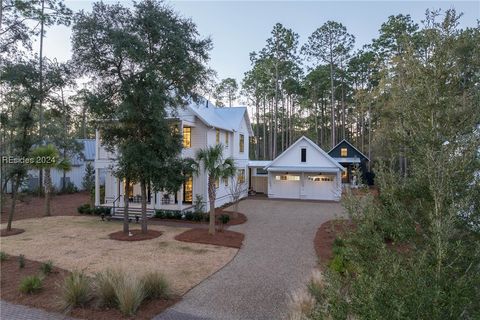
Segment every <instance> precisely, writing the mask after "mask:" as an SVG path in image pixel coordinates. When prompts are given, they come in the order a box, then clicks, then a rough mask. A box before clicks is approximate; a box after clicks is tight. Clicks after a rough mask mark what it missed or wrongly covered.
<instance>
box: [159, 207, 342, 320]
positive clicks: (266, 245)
mask: <svg viewBox="0 0 480 320" xmlns="http://www.w3.org/2000/svg"><path fill="white" fill-rule="evenodd" d="M239 211H241V212H243V213H245V214H246V215H247V217H248V221H247V223H245V224H243V225H239V226H233V227H230V228H229V229H230V230H234V231H239V232H243V233H245V242H244V245H243V247H242V248H241V249H240V251H239V252H238V254H237V255H236V256H235V258H234V259H233V260H232V261H231V262H230V263H229V264H227V265H226V266H225V267H224V268H223V269H221V270H219V271H218V272H217V273H215V274H213V275H212V276H211V277H209V278H208V279H206V280H204V281H203V282H202V283H200V284H199V285H198V286H196V287H195V288H193V289H192V290H191V291H189V292H188V293H187V294H186V295H185V296H184V297H183V299H182V301H180V302H179V303H177V304H176V305H174V306H173V307H172V308H170V309H168V310H166V311H165V312H164V313H162V314H160V315H158V316H157V317H155V318H154V319H156V320H220V319H222V320H263V319H265V320H277V319H278V320H280V319H285V318H286V316H287V312H288V298H289V294H291V293H292V292H293V291H294V290H296V289H298V288H300V287H302V286H304V285H305V283H306V282H307V281H308V279H309V277H310V274H311V271H312V269H313V268H314V267H315V266H316V264H317V258H316V255H315V250H314V248H313V239H314V237H315V232H316V230H317V228H318V227H319V226H320V224H322V223H323V222H325V221H328V220H331V219H334V218H338V217H341V216H342V214H343V210H342V207H341V205H340V204H339V203H332V202H307V201H287V200H267V199H265V200H263V199H262V200H257V199H248V200H244V201H242V202H240V205H239ZM198 267H199V268H201V266H198Z"/></svg>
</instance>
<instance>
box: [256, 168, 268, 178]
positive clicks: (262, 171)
mask: <svg viewBox="0 0 480 320" xmlns="http://www.w3.org/2000/svg"><path fill="white" fill-rule="evenodd" d="M255 172H256V175H257V176H266V175H267V174H268V171H267V170H263V169H262V168H257V170H256V171H255Z"/></svg>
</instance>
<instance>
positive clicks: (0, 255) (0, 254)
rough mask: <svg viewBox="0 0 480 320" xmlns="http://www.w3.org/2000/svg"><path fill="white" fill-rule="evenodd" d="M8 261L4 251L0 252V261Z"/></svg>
mask: <svg viewBox="0 0 480 320" xmlns="http://www.w3.org/2000/svg"><path fill="white" fill-rule="evenodd" d="M7 259H8V255H7V254H6V253H5V252H3V251H0V261H7Z"/></svg>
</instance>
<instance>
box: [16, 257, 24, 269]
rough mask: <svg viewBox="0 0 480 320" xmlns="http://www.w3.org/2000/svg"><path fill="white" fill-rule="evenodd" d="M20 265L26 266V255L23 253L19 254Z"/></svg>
mask: <svg viewBox="0 0 480 320" xmlns="http://www.w3.org/2000/svg"><path fill="white" fill-rule="evenodd" d="M18 267H19V268H20V269H23V268H25V256H24V255H23V254H21V255H19V256H18Z"/></svg>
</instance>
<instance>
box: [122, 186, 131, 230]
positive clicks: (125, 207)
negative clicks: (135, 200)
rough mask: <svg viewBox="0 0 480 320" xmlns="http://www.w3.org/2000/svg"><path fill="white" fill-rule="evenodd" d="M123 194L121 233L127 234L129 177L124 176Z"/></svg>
mask: <svg viewBox="0 0 480 320" xmlns="http://www.w3.org/2000/svg"><path fill="white" fill-rule="evenodd" d="M123 189H124V196H123V233H125V234H128V232H129V231H130V230H129V222H128V206H129V202H128V194H129V192H130V179H129V178H125V186H124V188H123Z"/></svg>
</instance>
